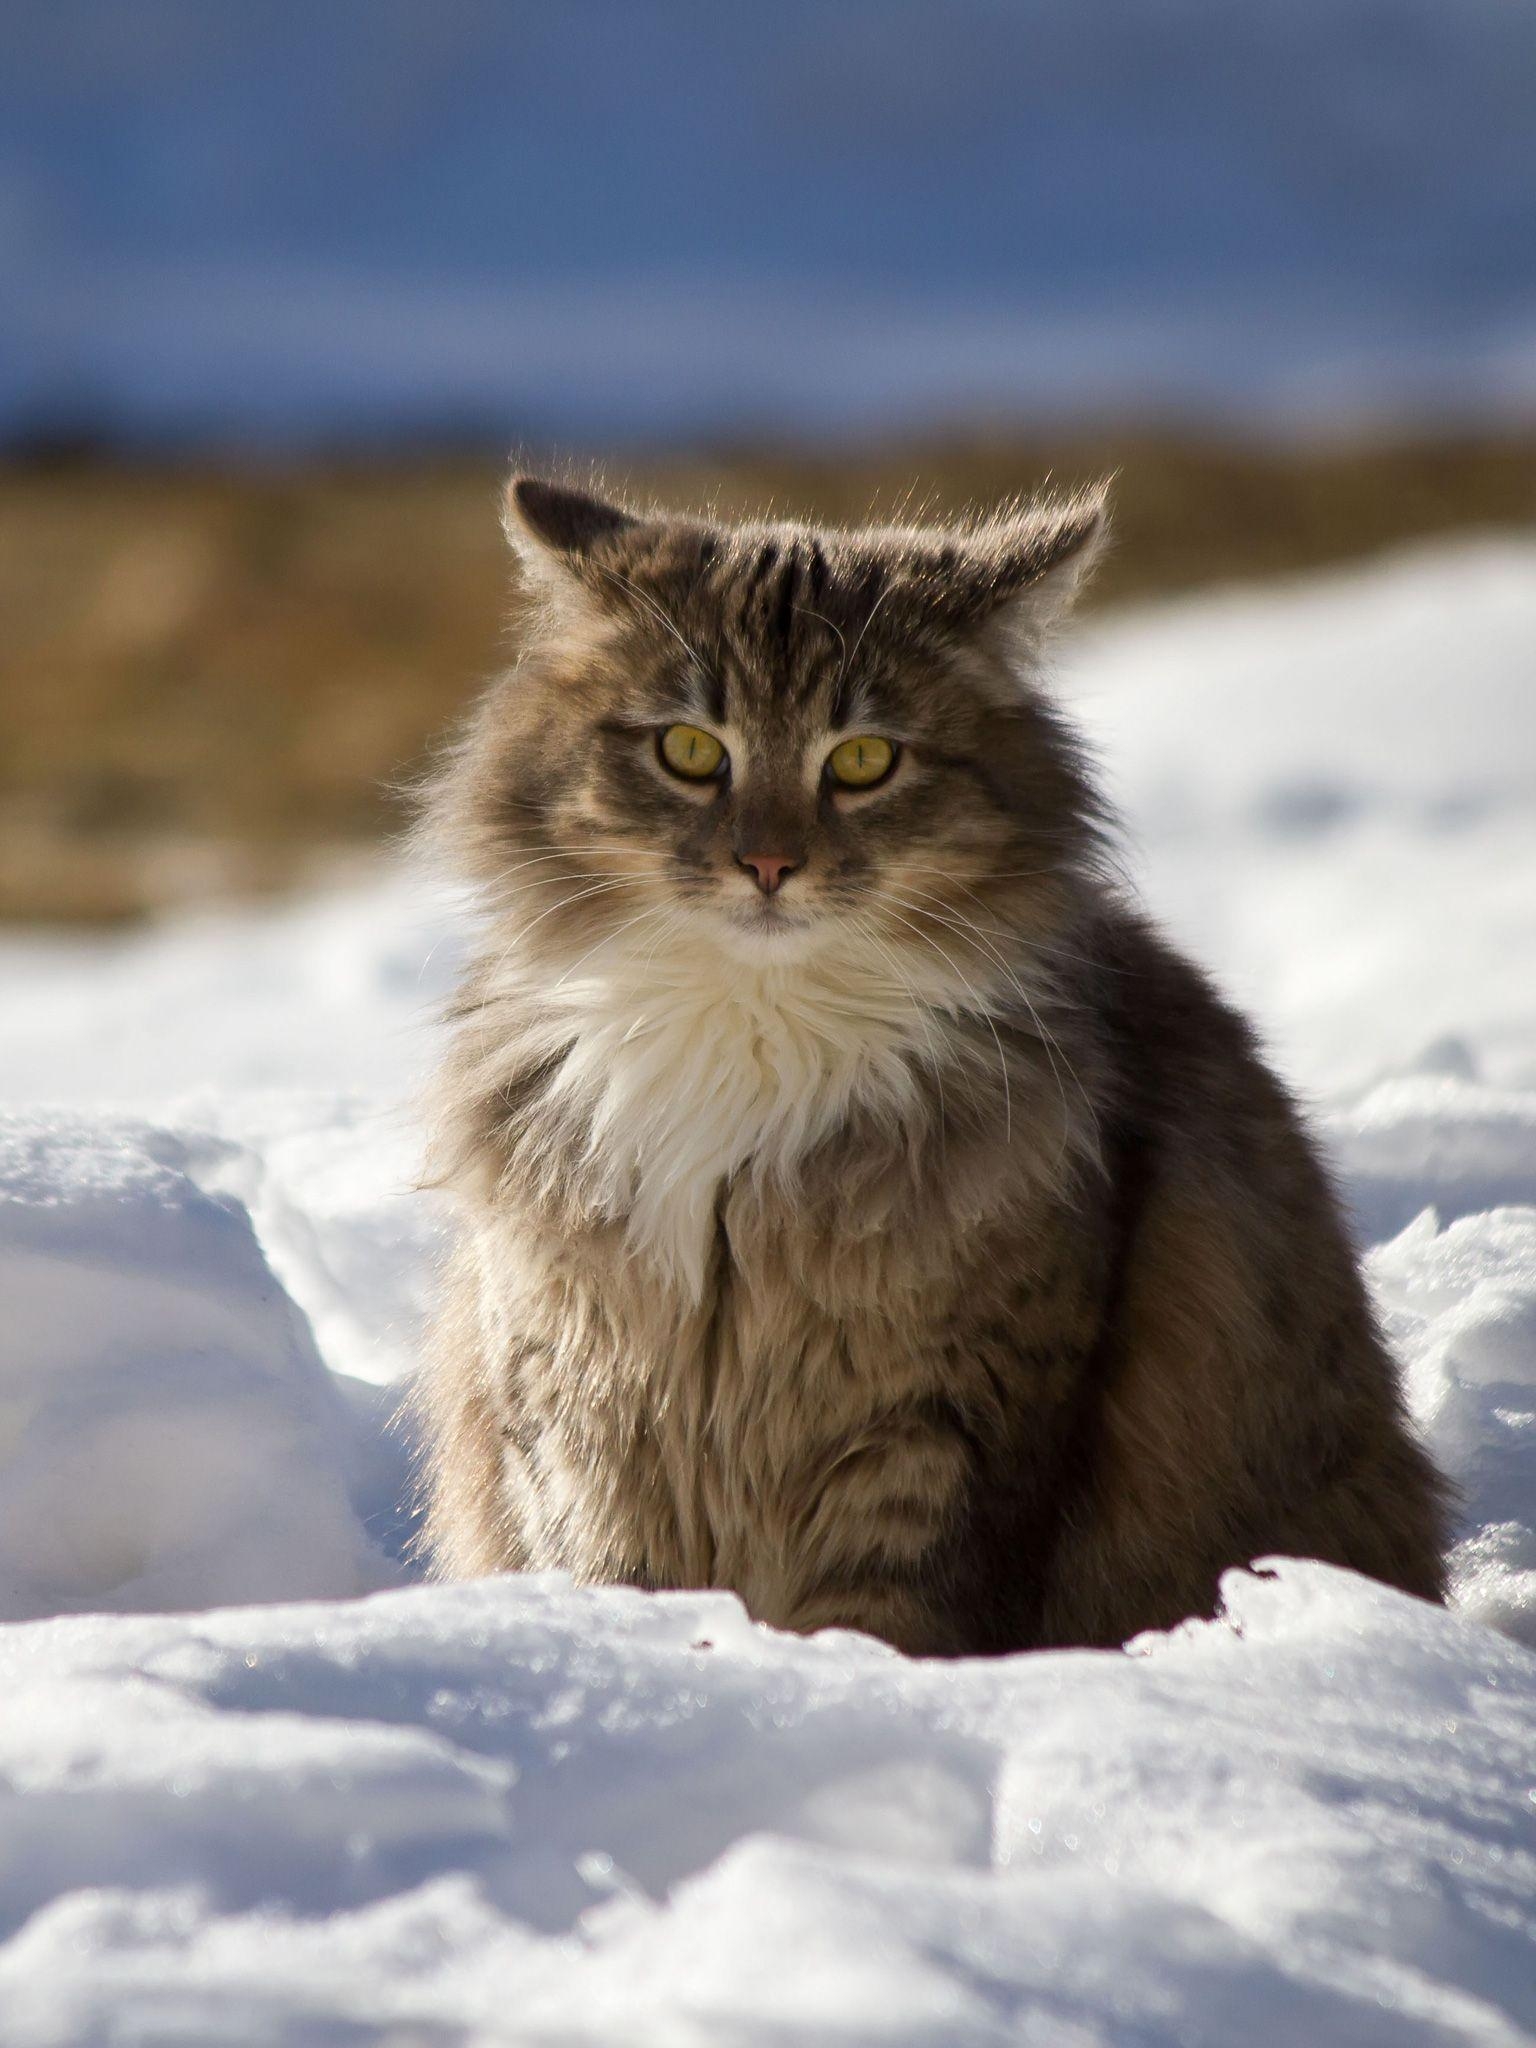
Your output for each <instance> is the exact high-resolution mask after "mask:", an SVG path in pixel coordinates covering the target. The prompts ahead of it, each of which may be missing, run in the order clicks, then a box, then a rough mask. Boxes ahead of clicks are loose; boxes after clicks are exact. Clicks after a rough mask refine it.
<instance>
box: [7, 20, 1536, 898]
mask: <svg viewBox="0 0 1536 2048" xmlns="http://www.w3.org/2000/svg"><path fill="white" fill-rule="evenodd" d="M1533 105H1536V6H1533V5H1531V4H1529V0H1458V4H1457V5H1456V6H1455V7H1454V8H1451V7H1446V6H1445V5H1443V4H1441V0H1290V4H1288V5H1287V6H1286V7H1284V8H1276V7H1269V6H1261V5H1258V4H1251V5H1250V4H1234V0H1137V4H1132V0H1039V4H1035V5H1024V4H1005V0H945V4H943V5H938V4H935V0H924V4H916V0H841V4H838V5H836V6H826V5H820V6H812V5H809V4H805V0H781V4H780V5H778V6H777V7H775V8H773V9H771V10H770V9H763V8H759V7H754V6H748V5H747V4H745V0H714V4H711V5H705V4H696V0H654V4H636V0H627V4H621V0H567V4H562V5H558V6H556V5H548V4H546V5H538V6H535V5H526V4H519V0H510V4H490V0H431V4H428V0H329V4H327V5H326V6H324V7H313V6H303V5H298V4H293V0H261V4H258V5H252V6H248V7H241V8H233V7H218V8H210V7H207V6H204V5H198V4H193V0H47V4H44V0H16V4H13V5H11V6H9V7H7V8H6V9H5V10H4V12H3V13H0V263H3V272H0V275H3V277H4V290H3V293H0V917H9V918H29V919H46V920H54V919H77V920H87V921H105V920H113V919H119V918H123V917H127V916H133V915H136V914H140V913H142V912H145V911H149V910H154V909H156V908H158V907H160V906H162V905H165V904H168V903H173V902H181V901H187V900H201V899H203V898H205V897H209V896H217V895H222V894H228V893H245V892H248V891H252V890H267V889H271V888H277V887H288V886H292V885H294V884H297V883H300V882H303V881H306V880H308V879H311V878H313V877H314V876H316V875H317V874H321V873H324V872H328V871H331V870H333V869H335V868H336V867H337V866H338V865H345V864H346V863H347V862H349V861H351V860H353V859H357V858H362V857H364V856H365V855H366V853H367V851H368V850H369V849H370V848H371V847H372V846H374V845H375V844H376V843H377V842H378V840H379V838H380V836H381V834H382V833H384V832H385V831H386V830H387V829H388V828H389V826H390V824H391V822H392V821H393V820H394V818H395V817H396V816H397V812H396V811H395V810H394V809H393V808H392V805H391V800H390V798H389V797H388V795H387V788H388V785H390V784H391V783H392V782H395V781H397V780H398V779H399V778H401V777H402V776H407V775H409V774H410V773H411V772H412V771H413V769H414V768H415V767H417V766H418V765H419V764H420V762H421V761H422V759H423V756H424V753H425V750H426V748H427V747H428V745H429V743H430V740H431V738H432V736H433V734H434V733H436V732H438V731H439V730H441V728H442V726H443V725H444V723H445V721H447V720H448V719H450V718H451V717H452V716H453V715H454V713H455V712H456V710H457V709H458V708H459V707H460V706H461V705H462V703H463V702H464V700H465V698H466V696H467V694H468V693H469V691H470V690H471V689H472V688H473V686H474V685H475V683H476V681H477V680H478V679H479V678H481V677H482V676H484V675H485V674H486V673H487V672H488V671H489V670H490V669H491V668H492V667H494V665H495V663H496V661H497V659H498V651H499V647H500V644H501V635H502V628H503V622H504V615H505V607H506V599H505V569H504V563H503V558H502V552H501V542H500V539H499V535H498V533H497V528H496V516H495V499H496V491H497V486H498V482H499V478H500V476H501V474H502V472H503V470H504V467H505V464H506V460H507V456H508V451H509V450H510V449H512V448H514V447H517V448H519V449H522V450H523V451H525V452H526V453H527V454H528V455H529V457H530V458H531V459H535V460H537V459H553V458H558V459H560V460H562V461H564V462H567V463H569V462H572V461H574V462H576V463H577V464H582V465H584V464H586V463H587V462H589V461H593V460H597V461H600V462H601V463H602V465H603V467H604V469H605V470H606V472H607V473H608V474H610V475H611V476H613V477H614V478H615V479H616V480H618V481H626V480H627V481H629V482H630V483H632V485H633V486H634V488H636V489H637V490H640V491H642V492H646V493H656V494H664V495H666V496H668V497H671V498H674V499H676V500H678V501H681V502H698V501H700V500H703V499H712V500H714V501H716V502H719V503H721V504H722V505H723V506H726V507H727V508H738V507H739V508H743V509H746V508H750V509H760V508H761V507H762V506H763V505H764V503H766V502H769V501H771V502H772V503H773V504H774V505H775V506H777V507H780V508H783V509H790V510H802V511H806V512H812V513H816V514H819V515H821V516H825V517H860V516H863V515H864V514H865V513H866V512H867V511H868V510H869V509H870V508H871V506H872V505H873V506H877V507H882V508H884V509H887V510H889V509H892V508H894V507H895V506H896V505H898V504H899V503H901V502H902V501H903V498H904V494H905V493H906V492H907V491H908V490H909V489H914V488H915V490H916V492H917V493H918V496H919V499H920V501H921V502H922V503H924V504H928V505H932V506H934V507H936V508H944V509H947V508H951V507H958V506H960V505H964V504H972V503H977V502H985V501H987V500H989V499H992V498H996V497H1000V496H1004V495H1009V494H1011V493H1013V492H1015V491H1017V490H1020V489H1023V488H1028V487H1029V486H1031V485H1032V484H1034V483H1036V482H1038V481H1039V480H1040V479H1041V477H1042V476H1043V475H1044V474H1045V473H1047V472H1051V473H1053V474H1055V475H1056V476H1058V477H1060V478H1062V479H1064V480H1068V481H1073V480H1078V479H1080V478H1083V477H1087V476H1090V475H1097V474H1102V473H1104V472H1106V471H1109V470H1114V471H1117V472H1118V474H1119V478H1120V482H1119V492H1118V495H1119V505H1120V537H1121V545H1120V548H1119V551H1118V554H1117V556H1116V558H1115V560H1114V562H1113V563H1112V565H1111V568H1110V571H1109V573H1108V574H1107V575H1106V577H1105V578H1104V580H1103V584H1102V586H1101V590H1100V593H1099V598H1098V601H1099V602H1102V603H1105V604H1113V603H1116V602H1118V601H1123V600H1125V599H1127V598H1131V597H1145V596H1148V595H1155V594H1157V593H1159V592H1162V591H1165V590H1174V589H1183V588H1188V587H1190V586H1192V585H1195V584H1198V583H1201V582H1208V581H1215V580H1223V579H1229V578H1234V577H1242V578H1247V577H1254V576H1262V575H1270V574H1275V573H1282V572H1286V571H1290V570H1293V569H1296V568H1300V567H1304V566H1311V565H1315V564H1318V563H1323V562H1328V561H1333V560H1340V559H1346V558H1350V557H1354V556H1359V555H1361V554H1366V553H1369V552H1371V551H1372V550H1374V549H1377V548H1379V547H1382V546H1384V545H1387V544H1390V543H1392V542H1394V541H1396V540H1399V539H1403V538H1406V537H1409V536H1419V535H1424V534H1433V533H1437V532H1443V531H1451V530H1454V529H1460V528H1466V527H1475V526H1488V525H1499V526H1508V525H1512V524H1529V523H1531V522H1532V521H1533V520H1536V121H1533V119H1532V108H1533Z"/></svg>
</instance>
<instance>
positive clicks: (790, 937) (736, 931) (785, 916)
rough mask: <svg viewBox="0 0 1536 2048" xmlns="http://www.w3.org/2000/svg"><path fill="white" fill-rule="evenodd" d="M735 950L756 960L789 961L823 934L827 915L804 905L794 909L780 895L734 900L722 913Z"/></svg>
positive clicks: (732, 947)
mask: <svg viewBox="0 0 1536 2048" xmlns="http://www.w3.org/2000/svg"><path fill="white" fill-rule="evenodd" d="M720 918H721V923H722V924H723V925H724V927H725V930H726V933H727V936H728V943H729V944H730V946H731V949H732V951H734V952H739V953H742V954H743V955H745V956H746V957H747V958H749V959H752V960H755V961H767V960H777V961H786V962H787V961H789V960H791V959H793V958H794V957H795V956H796V955H797V954H801V953H804V952H805V951H806V950H807V948H808V947H810V946H813V945H814V944H815V943H817V942H818V941H819V940H820V938H821V937H822V936H823V934H824V931H825V927H826V922H827V921H826V919H825V918H824V917H819V916H817V915H816V913H815V912H814V911H808V910H806V909H804V908H800V909H791V908H788V907H786V906H785V905H784V904H783V903H781V902H780V901H779V899H778V897H776V896H756V897H754V899H753V900H752V901H751V902H748V903H733V904H731V905H730V906H729V907H728V908H727V909H725V910H723V911H722V912H721V914H720Z"/></svg>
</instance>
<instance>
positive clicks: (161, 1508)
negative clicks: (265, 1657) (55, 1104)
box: [0, 1116, 393, 1619]
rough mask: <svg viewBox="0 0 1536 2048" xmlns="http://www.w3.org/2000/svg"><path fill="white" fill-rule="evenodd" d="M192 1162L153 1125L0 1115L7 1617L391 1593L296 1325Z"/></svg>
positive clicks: (0, 1527) (234, 1206)
mask: <svg viewBox="0 0 1536 2048" xmlns="http://www.w3.org/2000/svg"><path fill="white" fill-rule="evenodd" d="M186 1165H187V1161H186V1148H185V1146H184V1144H183V1142H182V1141H181V1140H180V1139H178V1138H177V1137H175V1136H173V1135H172V1134H170V1133H168V1132H164V1131H156V1130H153V1129H151V1128H150V1127H148V1126H147V1125H135V1124H130V1123H126V1122H125V1123H119V1124H117V1125H112V1124H106V1125H103V1124H102V1123H101V1122H100V1121H97V1122H93V1123H91V1124H89V1125H86V1124H82V1123H78V1122H69V1121H61V1120H59V1119H57V1118H50V1119H49V1120H48V1121H47V1122H41V1121H37V1120H33V1119H29V1118H25V1117H16V1116H8V1117H5V1118H3V1119H0V1297H3V1299H4V1302H5V1334H4V1338H3V1340H0V1616H4V1617H7V1618H13V1619H14V1618H16V1617H18V1616H28V1615H35V1614H54V1613H61V1612H65V1613H70V1612H79V1611H82V1610H86V1609H97V1608H102V1607H112V1608H118V1609H146V1608H167V1607H203V1606H207V1605H208V1604H209V1603H210V1602H218V1603H221V1604H222V1603H228V1602H233V1601H239V1600H261V1599H273V1598H277V1597H283V1598H288V1599H292V1598H294V1597H299V1598H303V1597H307V1596H308V1597H324V1596H337V1595H343V1594H348V1593H361V1592H365V1591H368V1590H370V1589H372V1588H375V1587H378V1586H380V1585H384V1584H387V1583H389V1582H390V1579H391V1577H392V1576H393V1574H392V1573H391V1571H390V1569H389V1568H388V1566H387V1565H386V1564H385V1561H384V1560H383V1558H382V1557H381V1556H380V1555H379V1554H378V1553H377V1552H375V1551H374V1550H373V1548H372V1546H371V1545H370V1544H369V1542H368V1540H367V1538H366V1536H365V1535H364V1532H363V1530H362V1528H361V1526H360V1524H359V1521H358V1518H357V1515H356V1514H355V1512H354V1509H353V1506H352V1502H351V1499H350V1495H349V1480H350V1479H351V1477H352V1474H351V1471H350V1469H349V1467H350V1460H349V1456H348V1439H349V1437H350V1436H351V1435H352V1434H353V1433H354V1432H353V1430H352V1428H351V1425H350V1420H349V1417H348V1414H347V1410H346V1408H345V1405H344V1403H343V1400H342V1397H341V1395H340V1393H339V1391H338V1389H337V1385H336V1382H335V1381H334V1380H333V1379H332V1377H331V1375H330V1374H329V1373H328V1372H327V1371H326V1369H325V1367H324V1365H323V1364H322V1363H321V1360H320V1357H319V1354H318V1352H317V1351H316V1350H315V1347H314V1343H313V1341H312V1339H311V1336H310V1332H309V1327H308V1325H307V1323H306V1322H305V1320H304V1318H303V1317H302V1316H301V1315H300V1314H299V1313H298V1312H297V1310H296V1309H295V1308H294V1306H293V1304H292V1302H291V1301H290V1300H289V1298H288V1296H287V1295H286V1294H285V1293H284V1291H283V1289H282V1288H281V1287H280V1286H279V1285H278V1283H277V1281H276V1280H275V1279H274V1278H273V1275H272V1273H271V1270H270V1268H269V1267H268V1265H267V1263H266V1261H265V1259H264V1258H263V1256H262V1252H261V1247H260V1245H259V1244H258V1243H257V1240H256V1236H255V1234H254V1232H253V1230H252V1228H251V1222H250V1218H249V1216H248V1215H247V1214H246V1212H245V1210H244V1209H243V1208H242V1207H241V1206H240V1205H239V1204H238V1203H237V1202H235V1201H234V1200H233V1199H231V1198H227V1197H224V1198H220V1197H215V1196H210V1195H208V1194H206V1193H204V1191H203V1190H202V1189H201V1188H200V1187H199V1186H198V1185H197V1184H196V1182H195V1181H194V1180H193V1179H192V1178H190V1177H189V1175H188V1172H187V1170H186Z"/></svg>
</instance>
